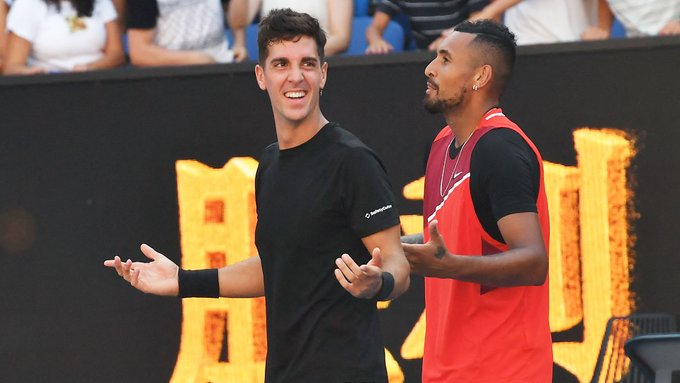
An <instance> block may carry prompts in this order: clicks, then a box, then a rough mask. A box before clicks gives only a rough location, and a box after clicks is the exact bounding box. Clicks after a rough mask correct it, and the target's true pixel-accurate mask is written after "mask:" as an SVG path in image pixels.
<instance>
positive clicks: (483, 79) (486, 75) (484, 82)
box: [474, 64, 494, 88]
mask: <svg viewBox="0 0 680 383" xmlns="http://www.w3.org/2000/svg"><path fill="white" fill-rule="evenodd" d="M493 74H494V73H493V67H492V66H491V65H488V64H485V65H482V66H481V68H479V69H478V70H477V73H476V74H475V81H474V84H477V86H478V87H479V88H483V87H485V86H488V85H490V83H491V79H492V78H493Z"/></svg>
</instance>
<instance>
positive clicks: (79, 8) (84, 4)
mask: <svg viewBox="0 0 680 383" xmlns="http://www.w3.org/2000/svg"><path fill="white" fill-rule="evenodd" d="M70 1H71V4H73V8H75V9H76V12H78V17H90V16H92V10H93V9H94V2H95V0H70ZM45 2H46V3H47V4H48V5H49V4H52V5H54V6H55V7H57V9H61V0H45Z"/></svg>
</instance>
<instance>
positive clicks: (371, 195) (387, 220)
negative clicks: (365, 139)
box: [341, 148, 399, 238]
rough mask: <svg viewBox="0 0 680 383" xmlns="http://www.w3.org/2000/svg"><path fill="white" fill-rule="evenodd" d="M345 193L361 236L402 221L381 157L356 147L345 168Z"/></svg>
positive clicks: (344, 196)
mask: <svg viewBox="0 0 680 383" xmlns="http://www.w3.org/2000/svg"><path fill="white" fill-rule="evenodd" d="M341 180H342V181H341V193H342V198H343V201H344V205H345V208H346V209H347V211H348V214H349V220H350V222H349V223H350V226H351V228H352V230H353V231H354V232H355V233H356V234H357V235H358V236H360V237H361V238H364V237H367V236H369V235H371V234H375V233H377V232H379V231H382V230H385V229H387V228H389V227H392V226H394V225H397V224H399V213H398V212H397V206H396V203H395V200H394V195H393V194H392V186H391V185H390V182H389V180H388V179H387V173H386V172H385V168H384V167H383V165H382V163H381V162H380V160H379V159H378V157H377V156H376V155H375V154H374V153H373V152H372V151H371V150H370V149H367V148H353V149H351V150H350V152H349V153H348V154H347V155H346V157H345V159H344V163H343V168H342V177H341Z"/></svg>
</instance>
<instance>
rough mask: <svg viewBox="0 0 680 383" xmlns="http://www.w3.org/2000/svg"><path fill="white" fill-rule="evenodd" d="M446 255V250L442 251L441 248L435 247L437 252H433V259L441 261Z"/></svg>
mask: <svg viewBox="0 0 680 383" xmlns="http://www.w3.org/2000/svg"><path fill="white" fill-rule="evenodd" d="M445 254H446V250H444V248H443V247H441V246H437V251H435V252H434V257H435V258H437V259H442V258H444V255H445Z"/></svg>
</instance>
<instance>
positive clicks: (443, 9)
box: [366, 0, 518, 54]
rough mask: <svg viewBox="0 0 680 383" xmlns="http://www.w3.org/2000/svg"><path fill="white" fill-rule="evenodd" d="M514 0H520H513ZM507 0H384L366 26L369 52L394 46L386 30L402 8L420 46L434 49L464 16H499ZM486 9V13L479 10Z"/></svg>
mask: <svg viewBox="0 0 680 383" xmlns="http://www.w3.org/2000/svg"><path fill="white" fill-rule="evenodd" d="M511 1H512V4H514V3H516V2H517V1H518V0H511ZM509 4H510V3H508V0H499V1H498V2H496V3H490V2H489V0H460V1H450V0H431V1H427V2H422V1H417V0H382V1H381V2H380V3H378V5H377V7H376V9H375V14H374V15H373V21H372V22H371V25H369V26H368V28H366V40H367V41H368V48H366V53H367V54H384V53H389V52H391V51H393V50H394V47H393V46H391V45H390V44H389V43H388V42H387V41H385V39H383V33H384V32H385V28H387V25H388V24H389V22H390V20H391V19H392V18H393V17H395V16H396V14H397V13H399V12H402V13H404V14H405V15H406V17H407V18H408V20H409V22H410V25H411V33H412V34H413V37H414V38H415V42H416V48H417V49H423V50H424V49H430V50H435V49H436V47H437V45H438V44H439V41H441V40H440V39H441V38H443V37H444V36H445V35H447V34H448V33H450V32H451V30H452V29H453V27H454V26H456V25H457V24H459V23H461V22H462V21H465V20H468V19H470V20H472V19H478V18H488V19H497V20H498V19H499V17H500V15H501V14H502V13H503V11H504V10H505V8H507V7H508V6H510V5H509ZM479 13H483V16H481V17H480V16H477V14H479Z"/></svg>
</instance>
